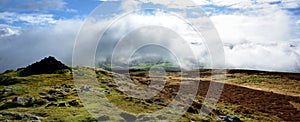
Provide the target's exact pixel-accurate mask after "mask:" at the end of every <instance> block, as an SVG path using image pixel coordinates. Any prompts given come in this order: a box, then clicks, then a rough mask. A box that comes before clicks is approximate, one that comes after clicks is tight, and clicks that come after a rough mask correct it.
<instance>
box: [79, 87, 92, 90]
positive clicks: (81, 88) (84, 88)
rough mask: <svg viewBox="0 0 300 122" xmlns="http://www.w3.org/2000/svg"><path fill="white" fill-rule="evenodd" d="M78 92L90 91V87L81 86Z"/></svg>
mask: <svg viewBox="0 0 300 122" xmlns="http://www.w3.org/2000/svg"><path fill="white" fill-rule="evenodd" d="M80 90H82V91H91V87H90V86H82V87H80Z"/></svg>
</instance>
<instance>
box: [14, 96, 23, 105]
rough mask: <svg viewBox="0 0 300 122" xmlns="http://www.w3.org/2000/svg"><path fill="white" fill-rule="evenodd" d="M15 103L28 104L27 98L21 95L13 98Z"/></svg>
mask: <svg viewBox="0 0 300 122" xmlns="http://www.w3.org/2000/svg"><path fill="white" fill-rule="evenodd" d="M12 102H13V103H16V104H21V105H25V104H26V99H25V98H20V97H15V98H14V99H13V100H12Z"/></svg>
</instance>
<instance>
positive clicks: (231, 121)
mask: <svg viewBox="0 0 300 122" xmlns="http://www.w3.org/2000/svg"><path fill="white" fill-rule="evenodd" d="M219 118H220V119H221V120H223V121H225V122H242V121H241V120H240V119H239V118H238V117H236V116H222V115H220V116H219Z"/></svg>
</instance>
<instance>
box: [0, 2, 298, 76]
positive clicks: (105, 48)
mask: <svg viewBox="0 0 300 122" xmlns="http://www.w3.org/2000/svg"><path fill="white" fill-rule="evenodd" d="M56 2H63V1H59V0H58V1H56ZM157 2H164V1H157ZM166 2H167V1H166ZM1 4H3V5H4V4H5V3H0V6H1ZM53 4H54V3H53ZM55 4H56V3H55ZM65 4H66V3H64V2H63V3H62V4H60V5H61V6H62V7H63V6H64V5H65ZM198 4H201V5H214V6H227V7H229V8H237V9H239V10H240V11H238V12H236V11H231V13H215V14H211V17H210V18H211V20H212V22H213V23H214V25H215V27H216V29H217V31H218V32H219V35H220V37H221V39H222V41H223V43H224V49H225V58H226V66H227V68H236V69H241V68H242V69H258V70H271V71H288V72H300V37H299V36H298V35H299V34H300V29H299V26H300V24H299V21H300V18H299V17H298V16H294V15H293V14H291V13H290V12H289V11H287V10H285V9H289V8H297V7H299V3H298V2H295V1H281V2H277V1H273V0H267V1H265V0H259V1H257V2H256V3H253V2H249V1H246V2H242V1H226V2H224V1H219V0H212V1H206V0H203V1H202V3H201V2H199V3H198ZM49 5H50V4H49ZM51 5H52V4H51ZM28 8H31V7H28ZM172 8H177V7H176V5H174V6H172ZM32 9H35V8H32ZM36 9H40V8H36ZM230 10H231V9H230ZM210 12H213V11H210ZM0 20H2V21H5V22H6V23H14V24H16V23H20V22H22V23H27V24H30V25H34V26H30V27H26V28H23V27H17V26H15V25H9V24H0V45H1V48H0V64H1V66H0V72H1V71H5V70H7V69H12V68H13V69H15V68H19V67H24V66H26V65H29V64H31V63H33V62H34V61H37V60H39V59H41V58H43V57H45V56H48V55H53V56H56V57H57V58H58V59H60V60H62V61H63V62H64V63H66V64H68V65H71V58H72V51H73V46H74V43H75V39H76V35H77V33H78V31H79V29H80V26H81V25H82V24H83V22H84V21H83V20H81V19H64V20H57V19H55V18H54V17H53V15H52V14H41V13H39V14H36V13H21V14H20V13H16V12H1V13H0ZM175 20H176V19H174V18H170V17H167V16H163V15H157V16H142V15H131V16H129V17H128V18H125V19H124V20H122V21H121V22H119V23H117V24H116V25H115V26H114V27H112V28H111V30H110V31H109V33H107V35H106V37H105V38H106V39H105V42H103V43H100V46H99V47H98V54H99V55H100V56H98V58H97V61H105V60H106V59H105V58H107V56H108V54H109V53H111V52H112V50H113V49H112V47H113V46H114V45H115V44H116V42H117V41H119V40H118V39H119V38H121V37H123V36H125V35H126V34H128V33H129V32H128V31H129V30H134V29H138V28H139V27H144V26H149V24H150V25H151V24H152V25H161V26H165V27H168V28H173V30H175V31H176V32H177V33H179V34H180V36H182V38H184V39H185V40H186V41H187V43H188V44H189V45H190V46H191V48H192V50H193V51H194V52H195V54H196V57H197V59H198V61H199V62H200V63H202V64H204V65H205V66H207V67H208V68H209V66H210V61H209V60H210V59H209V52H208V50H207V48H206V47H205V44H204V43H203V42H202V41H201V38H199V37H198V36H197V35H196V34H195V33H194V32H193V30H192V29H191V28H190V27H189V26H187V24H184V23H182V22H179V21H175ZM178 22H179V23H178ZM106 24H107V23H106V22H100V23H99V22H91V23H89V24H88V27H87V30H85V31H86V36H84V37H83V38H84V39H86V40H87V41H86V42H84V43H83V44H80V45H82V46H84V45H87V44H91V43H93V42H90V40H92V41H93V40H94V41H95V40H97V39H98V38H99V35H98V34H99V31H101V30H103V29H104V25H106ZM40 25H47V26H40ZM157 32H158V31H145V30H143V29H141V30H139V31H138V32H137V34H138V35H136V36H134V37H132V38H136V39H139V40H143V41H151V40H156V41H157V42H159V43H161V41H162V40H159V39H163V41H164V43H165V45H167V47H168V48H171V49H176V50H178V52H182V54H179V55H182V56H185V55H186V53H185V52H184V51H185V50H184V49H182V47H181V46H182V45H180V44H179V43H177V42H176V43H175V42H174V41H170V40H171V39H170V35H168V33H164V34H158V33H157ZM162 33H163V32H162ZM169 34H170V33H169ZM149 35H150V36H151V35H152V36H156V38H149V37H147V36H149ZM142 37H147V38H145V39H143V38H142ZM124 50H125V49H124ZM147 50H149V51H148V53H149V55H150V56H151V55H154V54H155V55H157V54H159V52H161V51H162V50H159V49H156V50H155V51H152V50H150V49H145V50H143V51H142V53H147ZM125 51H126V50H125ZM101 53H102V54H101ZM139 56H141V55H137V57H135V58H134V59H137V58H139ZM83 57H84V56H83ZM140 58H142V57H140ZM120 61H122V60H121V58H120ZM185 63H186V64H189V63H193V61H191V60H188V58H187V60H186V61H185Z"/></svg>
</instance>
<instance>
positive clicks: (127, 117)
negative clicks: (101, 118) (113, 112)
mask: <svg viewBox="0 0 300 122" xmlns="http://www.w3.org/2000/svg"><path fill="white" fill-rule="evenodd" d="M120 116H121V117H123V118H124V119H125V120H126V121H128V122H132V121H135V120H136V116H135V115H132V114H129V113H125V112H122V113H121V114H120Z"/></svg>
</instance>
